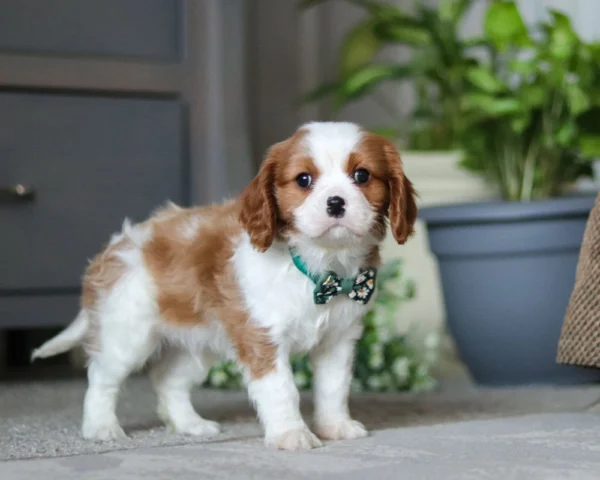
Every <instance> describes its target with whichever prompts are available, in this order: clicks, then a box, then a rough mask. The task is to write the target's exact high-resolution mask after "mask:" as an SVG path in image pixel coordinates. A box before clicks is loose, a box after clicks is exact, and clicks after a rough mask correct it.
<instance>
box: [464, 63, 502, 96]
mask: <svg viewBox="0 0 600 480" xmlns="http://www.w3.org/2000/svg"><path fill="white" fill-rule="evenodd" d="M467 78H468V80H469V81H470V82H471V83H472V84H473V85H475V86H476V87H477V88H480V89H481V90H483V91H484V92H487V93H499V92H502V91H504V90H506V85H505V84H504V83H503V82H502V81H501V80H500V79H499V78H497V77H496V76H495V75H494V74H493V73H492V71H491V70H490V69H489V68H487V67H472V68H469V69H468V70H467Z"/></svg>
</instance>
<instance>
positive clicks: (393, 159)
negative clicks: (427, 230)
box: [383, 140, 417, 245]
mask: <svg viewBox="0 0 600 480" xmlns="http://www.w3.org/2000/svg"><path fill="white" fill-rule="evenodd" d="M383 153H384V156H385V159H386V162H387V163H388V168H389V170H388V171H389V173H390V177H389V189H390V208H389V217H390V226H391V229H392V235H394V238H395V240H396V242H398V243H399V244H400V245H402V244H404V243H405V242H406V240H408V237H410V236H411V235H412V234H413V233H414V225H415V221H416V220H417V203H416V192H415V189H414V188H413V185H412V183H411V181H410V180H409V179H408V178H407V177H406V176H405V175H404V170H402V160H401V159H400V154H399V153H398V150H397V149H396V146H395V145H394V144H393V143H392V142H390V141H389V140H384V144H383Z"/></svg>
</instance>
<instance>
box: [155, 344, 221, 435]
mask: <svg viewBox="0 0 600 480" xmlns="http://www.w3.org/2000/svg"><path fill="white" fill-rule="evenodd" d="M212 360H213V359H212V356H211V355H210V354H208V353H205V354H201V355H191V354H190V353H187V352H184V351H181V350H178V349H176V348H170V349H168V350H167V351H166V352H164V355H163V357H162V358H161V359H160V360H159V361H158V363H156V364H155V365H154V366H153V367H152V370H151V371H150V378H151V379H152V383H153V384H154V388H155V390H156V393H157V395H158V416H159V417H160V418H161V420H162V421H163V422H165V424H167V425H168V426H170V427H171V428H172V429H173V430H174V431H175V432H176V433H182V434H185V435H198V436H212V435H217V434H218V433H219V431H220V427H219V424H218V423H216V422H212V421H210V420H205V419H204V418H202V417H201V416H200V415H198V413H196V411H195V410H194V406H193V405H192V402H191V398H190V391H191V389H192V388H193V387H194V386H195V385H200V384H202V383H203V382H204V380H205V379H206V376H207V375H208V372H209V369H210V367H211V364H212Z"/></svg>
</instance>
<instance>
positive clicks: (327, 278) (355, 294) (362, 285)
mask: <svg viewBox="0 0 600 480" xmlns="http://www.w3.org/2000/svg"><path fill="white" fill-rule="evenodd" d="M290 254H291V256H292V260H293V262H294V265H296V268H297V269H298V270H300V271H301V272H302V273H303V274H304V275H306V276H307V277H308V278H310V279H311V280H312V281H313V283H314V284H315V289H314V291H313V299H314V302H315V303H316V304H317V305H324V304H326V303H329V302H330V301H331V299H332V298H333V297H336V296H338V295H340V294H345V295H348V297H349V298H351V299H352V300H354V301H356V302H358V303H360V304H362V305H365V304H367V303H369V300H371V297H372V296H373V292H375V284H376V280H377V269H376V268H373V267H368V268H364V269H362V270H361V271H360V272H359V274H358V275H357V276H356V277H354V278H342V277H340V276H339V275H338V274H337V273H335V272H332V271H326V272H324V273H322V274H321V275H314V274H312V273H311V272H309V270H308V268H307V267H306V264H305V263H304V261H303V260H302V259H301V258H300V256H299V255H297V254H296V253H295V252H294V251H293V250H290Z"/></svg>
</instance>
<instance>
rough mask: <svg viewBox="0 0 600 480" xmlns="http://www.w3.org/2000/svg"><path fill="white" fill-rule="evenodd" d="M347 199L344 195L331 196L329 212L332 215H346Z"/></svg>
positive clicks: (328, 204) (328, 205)
mask: <svg viewBox="0 0 600 480" xmlns="http://www.w3.org/2000/svg"><path fill="white" fill-rule="evenodd" d="M344 205H346V201H345V200H344V199H343V198H342V197H338V196H337V195H336V196H335V197H329V198H328V199H327V214H328V215H329V216H330V217H335V218H340V217H343V216H344V213H345V212H346V209H345V208H344Z"/></svg>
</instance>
